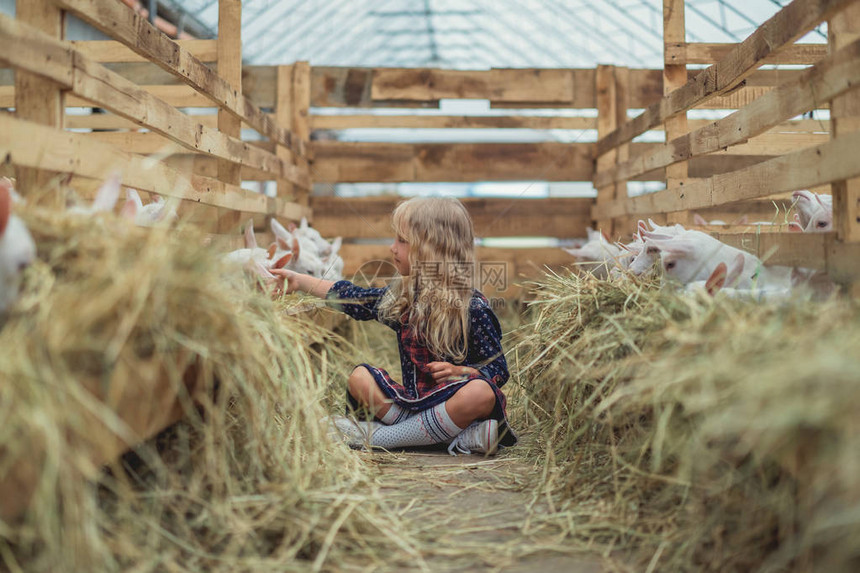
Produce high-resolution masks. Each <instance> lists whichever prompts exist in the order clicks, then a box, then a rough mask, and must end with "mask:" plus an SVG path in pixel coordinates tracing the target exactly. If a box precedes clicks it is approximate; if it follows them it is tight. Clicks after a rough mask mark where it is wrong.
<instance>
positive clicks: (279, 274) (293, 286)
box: [269, 269, 300, 297]
mask: <svg viewBox="0 0 860 573" xmlns="http://www.w3.org/2000/svg"><path fill="white" fill-rule="evenodd" d="M269 272H270V273H272V274H273V275H275V278H274V279H271V280H270V282H269V289H270V290H271V291H272V296H275V297H279V296H281V295H283V294H290V293H293V292H296V291H297V290H298V289H299V276H300V275H299V273H297V272H295V271H291V270H289V269H269Z"/></svg>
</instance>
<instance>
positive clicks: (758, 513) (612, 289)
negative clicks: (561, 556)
mask: <svg viewBox="0 0 860 573" xmlns="http://www.w3.org/2000/svg"><path fill="white" fill-rule="evenodd" d="M652 287H653V285H648V284H637V283H634V282H629V281H619V282H607V281H597V280H593V279H588V278H578V277H574V276H558V275H556V276H553V275H550V276H547V277H546V280H545V281H544V282H543V283H542V285H541V290H542V294H541V296H540V297H539V301H538V302H537V303H536V304H535V306H534V309H533V310H534V312H535V319H534V322H533V323H532V324H531V326H530V327H528V328H529V330H528V333H526V334H525V335H524V340H523V342H522V343H521V344H520V347H519V348H518V349H517V351H518V352H519V353H520V354H522V355H523V356H525V359H524V360H523V363H524V373H525V374H524V375H525V377H526V378H527V380H528V381H527V383H526V384H525V387H526V389H527V391H528V395H529V399H530V400H531V401H532V403H533V404H535V406H536V407H535V408H534V411H535V412H537V416H538V425H537V428H536V430H537V432H536V434H537V439H536V440H535V441H534V444H535V445H534V447H533V449H532V451H530V452H529V456H530V457H532V458H537V459H539V460H540V461H541V463H542V464H543V465H544V468H543V472H542V475H543V478H542V481H541V484H540V487H542V488H545V489H548V490H550V491H552V492H554V493H555V494H557V495H558V496H559V506H560V508H561V509H560V510H559V512H558V515H557V519H558V522H559V524H560V525H562V526H563V524H564V523H565V522H567V523H568V524H569V525H568V526H567V530H568V533H569V535H571V536H572V537H574V538H576V539H579V540H584V541H585V542H589V543H592V544H594V546H596V547H603V548H604V549H605V550H606V551H607V552H608V551H610V550H612V551H615V552H616V554H617V555H619V556H622V557H621V559H622V560H624V561H629V560H631V559H632V560H633V562H634V563H636V564H637V565H638V566H639V567H648V568H649V570H650V569H653V568H654V567H656V568H657V569H662V570H686V571H700V570H714V571H727V570H740V571H750V570H775V569H776V570H782V569H793V570H809V569H816V570H822V571H851V570H856V568H857V565H858V559H860V547H858V546H857V543H856V540H857V539H860V517H858V516H860V483H859V482H858V479H857V477H856V476H857V475H860V474H858V473H857V472H858V470H860V432H858V429H860V428H858V422H857V421H856V420H857V411H858V408H859V407H860V391H858V387H857V380H858V375H857V372H858V371H860V355H858V353H857V350H856V349H857V348H858V345H860V311H858V308H857V305H856V304H855V303H854V302H852V301H845V300H831V301H828V302H826V303H811V302H809V301H805V300H794V301H790V302H788V303H785V304H778V305H777V304H760V303H752V302H744V301H738V300H731V299H720V298H718V299H717V300H716V301H715V300H711V299H708V298H705V297H702V298H690V297H683V296H677V295H675V294H674V293H671V292H668V291H665V290H660V289H655V288H652Z"/></svg>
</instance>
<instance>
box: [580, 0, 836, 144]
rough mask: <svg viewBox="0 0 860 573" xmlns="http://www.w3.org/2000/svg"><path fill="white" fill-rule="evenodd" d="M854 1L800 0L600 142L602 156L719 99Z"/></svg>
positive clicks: (796, 0)
mask: <svg viewBox="0 0 860 573" xmlns="http://www.w3.org/2000/svg"><path fill="white" fill-rule="evenodd" d="M851 1H852V0H795V1H794V2H792V3H791V4H789V5H788V6H786V7H785V8H783V9H782V10H780V11H779V12H778V13H777V14H776V15H775V16H773V17H772V18H771V19H770V20H768V21H767V22H765V23H764V24H762V25H761V26H760V27H759V28H758V29H757V30H756V31H755V32H753V34H751V35H750V36H749V37H748V38H747V39H746V40H744V41H743V42H741V43H740V44H737V45H736V46H735V47H733V48H732V49H731V51H730V52H729V53H728V54H727V55H726V56H725V57H724V58H723V59H722V60H720V61H719V62H717V63H716V64H714V65H712V66H710V67H708V68H706V69H705V70H703V71H701V72H700V73H699V74H698V75H696V77H695V78H694V79H693V80H690V81H688V82H687V83H686V84H684V86H683V87H681V88H678V89H676V90H674V91H672V92H671V93H669V94H667V95H666V96H664V97H663V99H661V100H660V102H658V103H656V104H654V105H652V106H650V107H649V108H648V109H647V110H645V112H644V113H642V114H641V115H639V116H637V117H636V118H635V119H633V120H632V121H630V122H628V123H625V124H624V125H623V126H621V127H619V128H618V129H617V130H615V131H614V132H612V133H610V134H609V135H607V136H606V137H604V138H602V139H601V140H600V141H598V142H597V154H598V155H602V154H604V153H606V152H607V151H609V150H610V149H613V148H615V147H617V146H619V145H621V144H622V143H625V142H627V141H630V140H632V139H633V138H634V137H636V136H637V135H640V134H642V133H644V132H645V131H647V130H649V129H651V128H653V127H654V126H656V125H658V124H660V123H663V122H665V121H666V120H668V119H670V118H672V117H675V116H677V115H678V114H681V113H684V112H685V111H687V110H689V109H691V108H693V107H694V106H695V105H696V104H701V103H705V102H707V101H708V100H709V99H710V98H712V97H714V96H717V95H721V94H725V93H726V92H728V91H730V90H732V89H734V88H735V87H737V86H738V85H739V84H740V83H741V82H742V81H744V79H746V78H747V77H748V76H749V75H751V74H752V73H753V72H754V71H755V69H756V68H758V67H759V66H761V65H763V64H764V58H766V57H767V56H769V55H771V54H776V53H778V51H779V50H781V49H783V48H784V47H785V46H787V45H789V44H791V43H792V42H794V41H796V40H797V39H799V38H800V37H802V36H803V35H805V34H806V33H807V32H809V31H810V30H812V29H813V28H815V26H817V25H818V24H819V23H821V22H822V21H823V20H826V19H828V18H829V17H830V16H832V15H834V14H836V13H837V12H838V11H839V10H841V9H843V8H845V7H846V6H848V5H849V4H851Z"/></svg>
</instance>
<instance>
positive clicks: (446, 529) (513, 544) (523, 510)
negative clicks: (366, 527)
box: [359, 450, 604, 573]
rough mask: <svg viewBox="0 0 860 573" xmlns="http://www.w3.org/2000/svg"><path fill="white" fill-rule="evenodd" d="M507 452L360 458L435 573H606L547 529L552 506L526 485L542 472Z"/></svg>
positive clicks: (418, 453) (597, 562)
mask: <svg viewBox="0 0 860 573" xmlns="http://www.w3.org/2000/svg"><path fill="white" fill-rule="evenodd" d="M512 454H513V451H509V452H505V453H502V454H500V455H499V456H496V457H493V458H485V457H483V456H477V455H470V456H457V457H453V456H450V455H448V453H447V452H446V451H444V450H440V451H429V450H425V451H417V450H413V451H404V452H397V453H384V452H382V453H361V454H359V455H361V456H363V457H365V459H366V460H367V461H368V462H369V463H368V466H369V467H370V469H371V471H372V472H373V473H375V474H376V475H375V477H376V478H377V479H376V480H375V481H376V482H377V483H380V484H383V485H382V486H381V492H382V493H383V497H384V498H385V499H387V500H388V501H389V502H391V503H393V504H394V506H395V507H396V509H397V510H398V513H402V514H403V516H404V517H405V518H406V520H407V521H408V522H410V523H411V524H412V526H413V527H412V528H411V529H413V530H414V531H415V532H418V539H419V540H420V542H421V543H422V545H423V546H422V548H421V554H422V558H423V561H424V564H425V565H426V567H427V568H429V570H431V571H505V572H511V573H513V572H527V571H541V572H548V573H552V572H562V571H564V572H569V573H597V572H600V571H603V570H604V569H603V567H602V566H601V563H600V560H599V558H597V557H595V556H589V555H586V554H585V553H583V552H582V550H581V549H579V550H577V549H576V548H575V547H573V546H571V544H570V541H569V540H567V541H565V540H564V539H563V538H562V536H561V535H560V532H559V531H557V530H555V529H554V528H553V527H551V526H549V525H546V524H543V523H542V522H541V515H542V514H543V513H545V509H546V502H545V501H544V500H536V499H534V496H533V494H532V492H531V491H529V490H527V489H526V486H525V485H524V484H525V483H526V482H527V481H528V479H527V478H528V477H529V475H530V474H531V472H533V471H536V470H534V469H533V468H531V467H529V466H528V465H527V464H525V463H523V462H522V461H520V460H518V459H517V458H516V457H515V456H513V455H512Z"/></svg>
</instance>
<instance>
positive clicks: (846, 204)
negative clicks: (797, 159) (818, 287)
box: [822, 3, 860, 297]
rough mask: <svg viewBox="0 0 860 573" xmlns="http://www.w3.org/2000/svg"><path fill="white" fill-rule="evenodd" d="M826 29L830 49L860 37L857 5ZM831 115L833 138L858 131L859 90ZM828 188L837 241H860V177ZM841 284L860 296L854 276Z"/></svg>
mask: <svg viewBox="0 0 860 573" xmlns="http://www.w3.org/2000/svg"><path fill="white" fill-rule="evenodd" d="M827 29H828V34H829V38H828V41H829V44H830V51H831V53H832V52H835V51H836V50H839V49H840V48H842V47H844V46H846V45H847V44H849V43H851V42H853V41H855V40H857V39H858V38H860V5H858V4H856V3H854V4H852V5H851V6H849V7H848V8H846V9H845V10H843V11H842V12H840V13H839V14H837V15H836V16H834V17H833V18H832V19H831V20H830V22H829V23H828V26H827ZM822 103H823V102H822ZM830 118H831V130H830V135H831V137H833V138H838V137H842V136H845V135H847V134H849V133H852V132H855V131H860V93H858V92H857V91H853V92H851V93H849V94H847V95H844V96H841V97H837V98H834V99H833V101H832V102H831V106H830ZM831 189H832V193H833V230H834V231H836V239H837V242H842V243H858V242H860V179H849V180H845V181H839V182H836V183H834V184H833V185H832V186H831ZM843 287H844V288H845V290H846V291H848V292H849V293H850V294H852V295H853V296H855V297H860V281H857V280H854V281H853V282H851V283H846V284H844V285H843Z"/></svg>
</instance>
